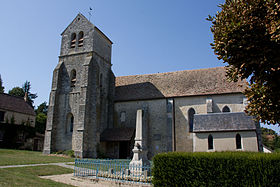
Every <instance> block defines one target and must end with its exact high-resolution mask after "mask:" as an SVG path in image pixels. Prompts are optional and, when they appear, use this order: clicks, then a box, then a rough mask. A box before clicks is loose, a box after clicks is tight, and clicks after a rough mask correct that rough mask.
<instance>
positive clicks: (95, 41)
mask: <svg viewBox="0 0 280 187" xmlns="http://www.w3.org/2000/svg"><path fill="white" fill-rule="evenodd" d="M61 36H62V40H61V51H60V56H59V60H58V61H59V62H58V64H57V66H56V68H55V69H54V72H53V80H52V89H51V93H50V101H49V108H48V119H47V127H46V132H45V142H44V151H43V152H44V153H45V154H49V153H50V152H52V151H60V150H70V149H72V150H74V152H75V155H76V156H78V157H99V156H100V155H102V156H105V157H110V158H131V149H132V146H133V141H134V136H135V127H136V112H137V110H138V109H145V111H147V113H146V114H147V115H145V119H144V120H145V121H147V124H148V127H147V132H148V134H147V135H146V136H145V137H147V142H148V147H147V148H148V158H149V159H150V158H152V157H153V156H154V155H156V154H157V153H161V152H169V151H186V152H194V151H208V150H214V151H222V150H231V151H234V150H237V151H239V150H243V151H259V150H261V142H260V137H259V135H258V133H259V131H258V129H259V127H258V125H257V126H256V125H255V122H254V121H253V119H252V118H250V117H248V116H246V115H245V114H244V109H245V106H246V98H245V96H244V95H243V94H242V91H243V90H244V89H245V87H246V82H245V81H238V82H228V81H227V80H226V77H225V75H226V69H225V68H224V67H216V68H208V69H199V70H185V71H177V72H168V73H156V74H146V75H132V76H121V77H115V75H114V73H113V72H112V70H111V66H112V62H111V51H112V44H113V42H112V41H111V40H110V39H109V38H108V37H107V36H106V35H105V34H104V33H103V32H102V31H101V30H100V29H98V28H97V27H96V26H95V25H93V24H92V23H91V22H89V21H88V20H87V19H86V18H85V17H84V16H83V15H82V14H78V15H77V16H76V18H75V19H74V20H73V21H72V22H71V23H70V25H69V26H68V27H67V28H66V29H65V30H64V31H63V32H62V34H61ZM205 116H206V117H207V118H209V121H208V120H205V119H204V118H203V117H205ZM229 119H231V120H232V122H230V121H228V120H229ZM233 119H234V120H235V121H234V120H233ZM236 121H238V123H237V122H236ZM210 122H211V123H210ZM214 122H216V123H217V124H216V123H214ZM216 127H217V128H216ZM209 134H211V136H212V139H213V148H212V149H208V136H209ZM211 136H210V139H211ZM239 136H240V137H239ZM235 139H238V147H237V146H236V142H237V141H236V140H235ZM239 140H241V141H239ZM219 142H224V143H219ZM228 142H231V143H230V144H228ZM240 142H241V149H240ZM210 143H211V142H210ZM227 145H230V146H227ZM210 148H211V147H210Z"/></svg>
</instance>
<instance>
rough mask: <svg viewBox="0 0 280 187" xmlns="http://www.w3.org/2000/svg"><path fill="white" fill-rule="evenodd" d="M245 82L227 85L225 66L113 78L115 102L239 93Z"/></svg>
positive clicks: (228, 83)
mask: <svg viewBox="0 0 280 187" xmlns="http://www.w3.org/2000/svg"><path fill="white" fill-rule="evenodd" d="M245 87H246V81H238V82H228V81H227V80H226V69H225V67H216V68H208V69H198V70H185V71H176V72H168V73H156V74H146V75H132V76H121V77H116V90H115V91H116V92H115V101H129V100H143V99H159V98H169V97H182V96H194V95H212V94H226V93H241V92H242V91H243V90H244V89H245Z"/></svg>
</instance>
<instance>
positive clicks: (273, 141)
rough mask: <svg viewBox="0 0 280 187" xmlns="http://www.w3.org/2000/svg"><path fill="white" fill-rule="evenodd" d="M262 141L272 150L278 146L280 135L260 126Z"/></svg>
mask: <svg viewBox="0 0 280 187" xmlns="http://www.w3.org/2000/svg"><path fill="white" fill-rule="evenodd" d="M261 130H262V142H263V144H264V145H265V146H267V147H269V148H270V149H272V150H276V149H279V148H280V136H279V135H278V134H277V133H276V132H275V131H274V130H272V129H267V128H263V127H262V128H261Z"/></svg>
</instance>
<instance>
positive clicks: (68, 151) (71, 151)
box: [62, 150, 75, 158]
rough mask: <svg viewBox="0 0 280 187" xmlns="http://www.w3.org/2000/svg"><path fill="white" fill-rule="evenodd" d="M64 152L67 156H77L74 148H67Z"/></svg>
mask: <svg viewBox="0 0 280 187" xmlns="http://www.w3.org/2000/svg"><path fill="white" fill-rule="evenodd" d="M62 154H64V155H67V156H69V157H72V158H74V157H75V153H74V151H73V150H66V151H63V152H62Z"/></svg>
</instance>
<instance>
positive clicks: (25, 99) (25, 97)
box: [23, 92, 28, 102]
mask: <svg viewBox="0 0 280 187" xmlns="http://www.w3.org/2000/svg"><path fill="white" fill-rule="evenodd" d="M23 99H24V101H25V102H27V101H28V97H27V92H25V94H24V98H23Z"/></svg>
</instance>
